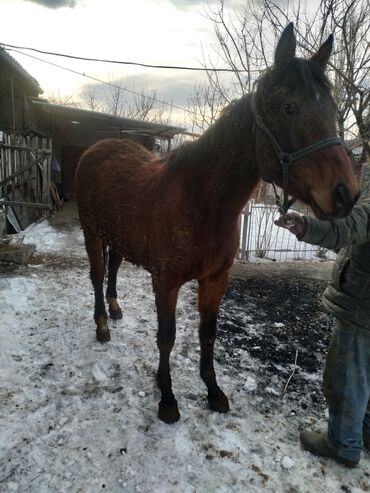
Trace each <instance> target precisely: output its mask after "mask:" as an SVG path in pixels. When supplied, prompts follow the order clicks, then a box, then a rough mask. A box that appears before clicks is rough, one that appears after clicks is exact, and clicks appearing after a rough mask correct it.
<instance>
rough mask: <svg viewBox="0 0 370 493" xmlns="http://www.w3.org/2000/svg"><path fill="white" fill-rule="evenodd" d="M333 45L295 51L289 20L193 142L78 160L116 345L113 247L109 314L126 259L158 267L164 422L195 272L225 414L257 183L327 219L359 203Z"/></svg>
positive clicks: (211, 377)
mask: <svg viewBox="0 0 370 493" xmlns="http://www.w3.org/2000/svg"><path fill="white" fill-rule="evenodd" d="M332 42H333V39H332V36H330V37H329V38H328V39H327V41H326V42H325V43H323V44H322V46H321V47H320V48H319V50H318V51H317V52H316V53H315V54H314V55H313V56H312V57H311V58H310V59H308V60H305V59H301V58H296V57H295V48H296V40H295V35H294V30H293V24H289V25H288V26H287V28H286V29H285V30H284V32H283V33H282V35H281V38H280V40H279V42H278V45H277V48H276V51H275V63H274V65H273V66H272V67H270V68H269V69H268V70H267V71H266V73H265V74H264V75H263V76H262V77H261V78H260V80H259V82H258V84H257V86H256V91H255V93H253V94H246V95H244V96H242V97H241V98H240V99H239V100H236V101H234V102H232V103H231V104H230V105H229V106H228V107H226V109H224V111H223V112H222V114H221V116H220V117H219V119H218V120H217V121H216V122H215V123H214V124H213V125H212V126H211V127H210V128H209V129H208V130H207V131H206V132H205V133H204V134H203V135H202V136H201V137H200V138H199V139H198V140H196V141H194V142H191V143H186V144H185V145H183V146H180V147H178V148H176V149H174V150H172V151H170V152H169V153H167V155H165V156H164V157H163V158H158V157H156V156H154V155H153V153H150V152H149V151H147V150H146V149H145V148H144V147H143V146H141V145H140V144H138V143H135V142H133V141H129V140H119V139H106V140H102V141H99V142H97V143H96V144H94V145H93V146H91V147H90V148H89V149H87V150H86V151H85V153H84V154H83V155H82V157H81V159H80V162H79V165H78V169H77V172H76V188H77V202H78V210H79V217H80V221H81V225H82V229H83V232H84V237H85V245H86V250H87V254H88V257H89V261H90V266H91V271H90V277H91V281H92V284H93V287H94V292H95V310H94V320H95V323H96V336H97V340H98V341H102V342H105V341H109V340H110V332H109V328H108V323H107V312H106V308H105V302H104V294H103V283H104V274H105V258H106V257H105V255H104V251H105V249H106V250H107V251H108V254H109V258H108V261H107V263H108V281H107V289H106V300H107V303H108V307H109V314H110V317H111V318H113V319H119V318H121V317H122V311H121V308H120V307H119V304H118V302H117V291H116V278H117V271H118V268H119V266H120V264H121V262H122V260H123V259H125V260H127V261H129V262H131V263H133V264H136V265H138V266H142V267H144V268H145V269H147V270H148V271H149V272H150V273H151V276H152V285H153V291H154V295H155V303H156V308H157V319H158V333H157V345H158V348H159V366H158V371H157V382H158V386H159V389H160V391H161V400H160V403H159V411H158V416H159V418H160V419H161V420H163V421H164V422H166V423H173V422H175V421H177V420H178V419H179V417H180V414H179V410H178V405H177V401H176V399H175V397H174V394H173V392H172V386H171V376H170V366H169V358H170V353H171V350H172V348H173V345H174V341H175V331H176V320H175V311H176V303H177V297H178V293H179V289H180V287H181V286H182V285H183V284H184V283H185V282H187V281H190V280H192V279H197V281H198V310H199V313H200V325H199V338H200V347H201V355H200V375H201V378H202V379H203V381H204V382H205V384H206V386H207V389H208V403H209V406H210V408H211V409H213V410H216V411H219V412H227V411H228V410H229V403H228V399H227V397H226V395H225V394H224V392H223V391H222V390H221V389H220V387H219V386H218V384H217V381H216V376H215V372H214V365H213V352H214V343H215V337H216V322H217V314H218V308H219V305H220V302H221V299H222V296H223V295H224V293H225V290H226V287H227V284H228V271H229V269H230V267H231V265H232V263H233V259H234V255H235V252H236V250H237V248H238V243H239V233H238V218H239V214H240V212H241V211H242V209H243V207H244V206H245V204H246V202H247V200H248V198H249V197H250V196H251V194H252V192H253V190H254V188H255V187H256V185H257V184H258V183H259V180H260V179H261V178H263V179H265V180H268V181H270V182H273V183H275V184H277V185H278V186H280V187H283V188H284V190H285V192H284V193H285V195H286V194H290V195H292V196H294V197H297V198H298V199H300V200H302V201H303V202H304V203H306V204H308V205H309V206H311V208H312V209H313V211H314V213H315V215H316V216H317V217H319V218H323V219H327V218H336V217H342V216H345V215H347V214H349V213H350V211H351V209H352V207H353V205H354V203H355V202H356V199H357V197H358V194H359V188H358V184H357V181H356V178H355V176H354V174H353V171H352V166H351V162H350V159H349V157H348V155H347V152H346V150H345V147H344V146H343V145H342V144H341V142H340V140H339V139H338V137H337V132H336V107H335V104H334V101H333V99H332V96H331V92H330V84H329V82H328V79H327V78H326V76H325V75H324V69H325V66H326V64H327V62H328V59H329V56H330V53H331V50H332ZM283 149H284V151H283ZM288 170H289V173H288ZM285 202H286V201H285ZM285 208H286V204H285Z"/></svg>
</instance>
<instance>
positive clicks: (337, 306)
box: [275, 201, 370, 467]
mask: <svg viewBox="0 0 370 493" xmlns="http://www.w3.org/2000/svg"><path fill="white" fill-rule="evenodd" d="M275 224H277V225H278V226H280V227H283V228H287V229H289V231H291V232H292V233H293V234H295V235H296V236H297V238H298V240H299V241H304V242H307V243H310V244H312V245H319V246H322V247H325V248H328V249H332V250H335V251H338V250H339V253H338V255H337V259H336V262H335V265H334V267H333V270H332V276H331V281H330V282H329V284H328V285H327V287H326V289H325V291H324V293H323V296H322V302H323V305H324V307H325V308H326V309H327V310H328V311H329V312H330V313H332V314H333V315H334V316H335V319H336V325H335V329H334V332H333V334H332V338H331V341H330V344H329V349H328V353H327V357H326V363H325V371H324V379H323V387H324V395H325V399H326V403H327V406H328V409H329V420H328V428H327V431H324V432H314V431H310V430H304V431H302V432H301V433H300V441H301V444H302V446H303V448H304V449H306V450H309V451H310V452H312V453H313V454H315V455H318V456H323V457H330V458H332V459H334V460H336V461H337V462H339V463H341V464H344V465H345V466H347V467H356V466H357V464H358V463H359V461H360V456H361V449H362V447H363V446H364V447H366V448H368V449H370V401H369V398H370V201H369V202H366V201H364V202H362V203H361V204H359V205H356V206H355V207H354V208H353V210H352V213H351V214H350V215H349V216H347V217H345V218H341V219H338V220H336V221H322V220H318V219H315V218H313V217H309V216H301V215H299V214H297V213H294V212H291V213H287V214H285V215H284V216H281V217H280V218H279V219H278V220H276V221H275Z"/></svg>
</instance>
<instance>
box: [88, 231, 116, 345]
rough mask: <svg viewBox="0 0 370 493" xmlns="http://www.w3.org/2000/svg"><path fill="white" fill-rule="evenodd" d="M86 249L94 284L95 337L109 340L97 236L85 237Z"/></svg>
mask: <svg viewBox="0 0 370 493" xmlns="http://www.w3.org/2000/svg"><path fill="white" fill-rule="evenodd" d="M85 245H86V251H87V254H88V256H89V261H90V278H91V282H92V284H93V286H94V294H95V308H94V320H95V323H96V338H97V340H98V341H100V342H107V341H110V332H109V327H108V323H107V319H108V317H107V312H106V310H105V303H104V293H103V282H104V271H105V268H104V259H103V243H102V241H101V240H100V239H97V238H94V239H92V238H86V237H85Z"/></svg>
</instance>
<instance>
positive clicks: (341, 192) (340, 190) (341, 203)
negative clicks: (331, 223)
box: [333, 183, 354, 211]
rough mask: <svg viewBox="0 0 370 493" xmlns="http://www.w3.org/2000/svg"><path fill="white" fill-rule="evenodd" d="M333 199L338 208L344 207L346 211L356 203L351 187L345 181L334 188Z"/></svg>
mask: <svg viewBox="0 0 370 493" xmlns="http://www.w3.org/2000/svg"><path fill="white" fill-rule="evenodd" d="M333 199H334V203H335V205H336V207H337V208H338V209H344V210H346V211H350V210H351V209H352V207H353V204H354V200H353V197H352V194H351V192H350V190H349V188H348V187H347V186H346V185H344V184H343V183H338V185H336V187H335V188H334V192H333Z"/></svg>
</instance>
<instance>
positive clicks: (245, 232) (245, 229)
mask: <svg viewBox="0 0 370 493" xmlns="http://www.w3.org/2000/svg"><path fill="white" fill-rule="evenodd" d="M243 212H244V215H243V216H244V217H243V235H242V248H241V250H242V251H241V260H248V258H249V250H248V245H247V238H248V236H249V235H248V226H249V214H250V202H248V203H247V205H246V206H245V208H244V211H243Z"/></svg>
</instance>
